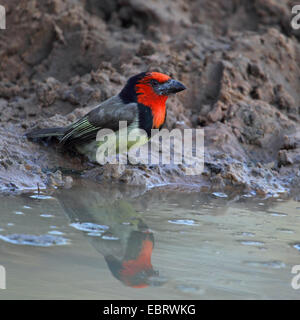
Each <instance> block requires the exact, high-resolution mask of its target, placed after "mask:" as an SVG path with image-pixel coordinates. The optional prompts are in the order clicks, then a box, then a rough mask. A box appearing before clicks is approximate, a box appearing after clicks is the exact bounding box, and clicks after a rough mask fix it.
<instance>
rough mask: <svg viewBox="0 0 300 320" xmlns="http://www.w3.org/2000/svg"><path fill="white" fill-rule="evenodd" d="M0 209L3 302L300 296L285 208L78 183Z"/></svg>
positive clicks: (299, 245)
mask: <svg viewBox="0 0 300 320" xmlns="http://www.w3.org/2000/svg"><path fill="white" fill-rule="evenodd" d="M225 195H226V196H225ZM0 201H1V209H0V212H1V218H0V252H1V255H0V265H3V266H4V267H5V269H6V278H7V279H6V287H7V289H6V290H0V298H1V299H11V298H14V299H24V298H27V299H299V297H300V290H294V289H293V288H292V286H291V280H292V278H293V276H294V275H293V274H292V273H291V269H292V267H293V266H294V265H297V264H300V209H299V207H300V206H299V203H298V202H296V201H293V200H285V199H262V198H259V199H257V198H254V197H253V196H252V195H251V196H247V197H245V196H243V195H241V196H239V195H232V194H227V193H225V194H224V193H222V194H221V196H220V195H219V194H217V195H216V193H214V194H209V193H200V192H196V191H189V192H179V191H176V190H175V189H174V190H169V191H168V190H167V189H164V188H160V189H159V190H155V189H153V190H150V191H148V192H145V191H144V190H141V189H140V188H125V187H124V186H115V187H111V186H101V185H99V184H97V185H96V184H93V183H89V182H81V183H80V185H79V184H78V185H77V186H76V187H73V188H72V189H70V190H58V191H56V192H53V193H52V194H37V193H32V194H25V195H19V196H12V195H11V196H4V195H3V196H0Z"/></svg>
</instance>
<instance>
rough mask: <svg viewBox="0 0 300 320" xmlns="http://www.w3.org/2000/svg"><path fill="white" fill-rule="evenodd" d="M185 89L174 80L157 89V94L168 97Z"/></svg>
mask: <svg viewBox="0 0 300 320" xmlns="http://www.w3.org/2000/svg"><path fill="white" fill-rule="evenodd" d="M185 89H186V87H185V86H184V85H183V84H182V83H181V82H179V81H177V80H174V79H170V80H168V81H167V82H165V83H163V84H161V85H160V86H159V87H158V91H159V94H160V95H163V96H168V95H170V94H172V93H177V92H180V91H182V90H185Z"/></svg>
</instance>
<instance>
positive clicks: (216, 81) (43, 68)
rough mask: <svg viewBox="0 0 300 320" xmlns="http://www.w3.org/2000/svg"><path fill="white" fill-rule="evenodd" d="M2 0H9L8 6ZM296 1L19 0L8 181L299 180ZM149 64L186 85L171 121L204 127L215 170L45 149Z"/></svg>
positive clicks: (5, 33) (5, 109)
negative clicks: (46, 136)
mask: <svg viewBox="0 0 300 320" xmlns="http://www.w3.org/2000/svg"><path fill="white" fill-rule="evenodd" d="M2 2H3V1H2ZM292 4H293V1H279V0H278V1H276V0H268V1H262V0H255V1H251V2H249V1H245V0H239V1H234V0H232V1H226V2H224V1H220V0H217V1H213V2H212V1H208V0H201V1H193V0H190V1H184V0H175V1H163V2H157V1H154V0H152V1H150V0H149V1H147V2H146V1H141V0H110V1H106V0H105V1H96V0H82V1H80V0H74V1H63V0H51V1H37V0H22V1H17V0H9V1H4V3H3V5H4V6H5V8H6V12H7V19H6V20H7V30H0V43H1V49H0V131H1V137H2V143H1V146H0V186H1V188H2V190H18V189H19V190H23V189H24V188H25V189H26V188H36V187H37V185H39V186H40V187H41V188H42V187H44V188H46V187H47V186H51V185H52V186H53V185H54V186H63V185H65V184H66V185H69V184H70V181H71V178H69V177H68V176H69V174H70V173H74V172H78V173H80V174H82V175H83V176H84V177H89V178H93V179H95V180H97V181H104V180H105V181H106V180H108V181H116V182H119V181H121V182H123V183H129V184H144V185H148V186H149V185H150V186H155V185H157V184H162V183H170V182H171V183H193V184H198V185H201V186H206V187H207V188H213V189H224V188H225V187H231V186H239V187H243V188H248V189H254V190H256V191H258V192H262V193H268V192H271V193H275V192H277V191H278V190H279V191H282V190H285V188H287V187H288V186H290V185H292V184H293V183H294V184H297V183H298V176H299V164H300V158H299V148H300V133H299V114H300V93H299V77H300V64H299V62H300V46H299V39H300V33H299V31H295V30H292V29H291V27H290V20H291V14H290V12H291V7H292ZM145 70H156V71H162V72H165V73H167V74H169V75H171V76H173V77H174V78H176V79H178V80H180V81H182V82H183V83H184V84H185V85H186V86H187V88H188V90H186V92H184V93H182V94H180V95H179V96H178V97H176V98H172V99H170V101H168V119H167V127H168V128H170V129H172V128H175V127H179V128H189V127H195V128H204V129H205V164H206V165H205V170H204V172H203V174H202V175H201V176H196V177H192V178H191V177H190V176H189V177H187V176H186V175H185V168H184V167H182V166H181V167H156V168H152V167H147V166H146V167H145V166H143V167H142V166H136V167H134V166H127V167H125V168H123V169H122V170H120V168H116V167H113V166H109V165H107V166H103V167H100V166H93V165H90V164H89V163H87V162H86V160H85V159H78V157H72V155H70V154H67V153H65V152H62V151H61V150H56V149H55V145H49V146H44V145H38V144H35V143H33V142H30V141H27V140H26V139H25V138H23V134H24V133H25V132H26V130H28V128H32V127H36V126H37V127H50V126H59V125H66V124H68V123H71V122H72V121H74V120H75V119H77V118H78V117H79V116H81V115H83V114H84V113H86V112H88V111H89V110H90V109H91V107H92V106H94V105H96V104H97V103H99V101H102V100H105V99H107V98H109V97H110V96H112V95H114V94H116V93H118V92H119V91H120V89H121V88H122V86H123V85H124V83H125V81H126V79H127V78H128V77H130V76H132V75H134V74H135V73H139V72H141V71H145Z"/></svg>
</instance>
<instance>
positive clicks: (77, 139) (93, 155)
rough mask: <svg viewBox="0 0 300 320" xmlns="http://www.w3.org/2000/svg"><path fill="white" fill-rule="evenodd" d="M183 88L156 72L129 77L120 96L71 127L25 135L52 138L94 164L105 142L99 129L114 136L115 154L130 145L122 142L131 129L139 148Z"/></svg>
mask: <svg viewBox="0 0 300 320" xmlns="http://www.w3.org/2000/svg"><path fill="white" fill-rule="evenodd" d="M185 89H186V87H185V86H184V85H183V84H182V83H181V82H179V81H177V80H175V79H172V78H171V77H170V76H168V75H166V74H163V73H160V72H155V71H153V72H151V71H148V72H142V73H139V74H137V75H134V76H132V77H131V78H129V79H128V80H127V83H126V84H125V86H124V87H123V89H122V90H121V91H120V93H119V94H117V95H115V96H112V97H111V98H109V99H107V100H105V101H103V102H102V103H100V104H99V105H97V106H95V108H93V109H92V110H91V111H90V112H88V113H87V114H86V115H84V116H83V117H82V118H80V119H79V120H77V121H75V122H74V123H72V124H71V125H69V126H66V127H57V128H45V129H34V130H32V131H30V132H28V133H26V134H25V136H26V137H27V138H28V139H34V140H36V139H44V138H55V139H57V140H58V142H59V144H60V145H63V146H65V147H67V148H71V149H73V150H75V151H77V152H78V153H80V154H83V155H85V156H87V158H88V159H89V160H90V161H94V162H95V161H97V150H98V148H99V147H100V146H101V145H102V144H103V143H104V142H103V141H102V140H101V139H99V138H98V137H97V134H98V132H99V130H101V129H109V130H110V131H111V132H112V134H111V135H110V136H109V137H111V138H113V139H116V137H117V139H116V140H115V141H116V143H115V148H116V150H115V151H116V153H117V154H118V153H121V152H124V151H127V150H129V149H130V148H131V147H132V146H133V143H132V142H128V139H127V140H126V139H121V138H122V134H123V133H125V135H126V136H127V138H128V135H129V134H130V132H132V130H133V129H138V130H140V131H141V132H142V134H141V135H140V137H139V145H143V144H145V143H147V142H148V141H149V139H150V138H151V130H152V129H159V130H160V129H161V128H162V127H163V125H164V123H165V121H166V116H167V111H166V101H167V99H168V97H169V96H170V95H172V94H176V93H178V92H180V91H183V90H185ZM120 121H126V128H125V129H126V131H124V130H123V129H120V126H119V124H120ZM126 136H125V138H126ZM123 138H124V137H123ZM100 140H101V141H100ZM110 141H111V142H110ZM112 141H113V140H112V139H109V138H108V140H106V143H111V144H112V145H113V143H112ZM123 141H125V142H126V145H125V143H123ZM123 145H124V147H123ZM124 149H126V150H124ZM98 162H99V161H98Z"/></svg>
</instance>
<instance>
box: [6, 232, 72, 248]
mask: <svg viewBox="0 0 300 320" xmlns="http://www.w3.org/2000/svg"><path fill="white" fill-rule="evenodd" d="M0 239H2V240H3V241H5V242H8V243H13V244H19V245H27V246H38V247H50V246H60V245H66V244H69V239H66V238H63V237H57V236H53V235H48V234H44V235H33V234H9V235H0Z"/></svg>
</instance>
